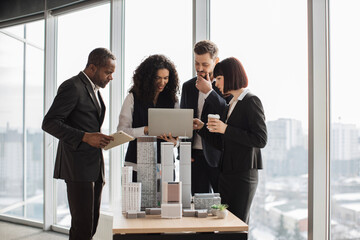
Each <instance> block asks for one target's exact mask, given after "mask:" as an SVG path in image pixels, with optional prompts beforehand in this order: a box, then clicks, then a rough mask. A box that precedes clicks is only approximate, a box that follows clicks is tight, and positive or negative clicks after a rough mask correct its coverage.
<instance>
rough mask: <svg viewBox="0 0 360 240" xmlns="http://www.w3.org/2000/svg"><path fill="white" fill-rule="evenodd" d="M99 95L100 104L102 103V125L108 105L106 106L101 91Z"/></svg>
mask: <svg viewBox="0 0 360 240" xmlns="http://www.w3.org/2000/svg"><path fill="white" fill-rule="evenodd" d="M98 97H99V101H100V104H101V114H100V125H102V123H103V121H104V117H105V110H106V107H105V104H104V101H103V98H102V96H101V94H100V91H98Z"/></svg>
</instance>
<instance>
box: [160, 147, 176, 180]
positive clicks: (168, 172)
mask: <svg viewBox="0 0 360 240" xmlns="http://www.w3.org/2000/svg"><path fill="white" fill-rule="evenodd" d="M173 157H174V144H173V143H171V142H162V143H161V181H162V182H172V181H174V158H173Z"/></svg>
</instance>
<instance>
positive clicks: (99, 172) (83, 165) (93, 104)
mask: <svg viewBox="0 0 360 240" xmlns="http://www.w3.org/2000/svg"><path fill="white" fill-rule="evenodd" d="M115 60H116V58H115V56H114V55H113V54H112V53H111V52H110V51H109V50H107V49H105V48H96V49H94V50H93V51H92V52H91V53H90V54H89V57H88V62H87V64H86V67H85V69H84V71H81V72H80V73H79V74H78V75H77V76H74V77H72V78H70V79H68V80H66V81H65V82H63V83H62V84H61V85H60V87H59V89H58V92H57V95H56V97H55V99H54V102H53V104H52V106H51V107H50V109H49V111H48V112H47V114H46V115H45V117H44V120H43V124H42V129H43V130H44V131H45V132H47V133H49V134H51V135H52V136H54V137H56V138H58V139H59V144H58V149H57V155H56V162H55V168H54V178H57V179H64V180H65V182H66V187H67V196H68V202H69V208H70V213H71V228H70V234H69V239H76V240H79V239H84V240H90V239H91V238H92V237H93V235H94V234H95V232H96V228H97V224H98V219H99V215H100V202H101V192H102V188H103V185H104V184H105V182H104V180H105V177H104V159H103V155H102V148H103V147H105V146H106V145H107V144H109V142H110V141H112V140H113V138H112V137H110V136H107V135H105V134H102V133H101V132H100V131H101V130H100V128H101V125H102V123H103V120H104V116H105V105H104V102H103V99H102V97H101V95H100V92H99V88H105V86H106V85H107V84H108V83H109V82H110V81H111V80H112V79H113V78H112V74H113V72H114V71H115V64H116V62H115Z"/></svg>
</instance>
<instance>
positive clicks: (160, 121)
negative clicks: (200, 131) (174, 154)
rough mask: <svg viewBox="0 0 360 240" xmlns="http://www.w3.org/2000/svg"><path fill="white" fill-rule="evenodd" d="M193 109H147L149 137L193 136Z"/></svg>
mask: <svg viewBox="0 0 360 240" xmlns="http://www.w3.org/2000/svg"><path fill="white" fill-rule="evenodd" d="M193 115H194V110H193V109H180V108H149V110H148V125H149V136H160V135H162V134H166V135H168V134H169V133H171V135H172V136H174V137H188V138H191V137H192V135H193Z"/></svg>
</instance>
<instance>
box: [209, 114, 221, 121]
mask: <svg viewBox="0 0 360 240" xmlns="http://www.w3.org/2000/svg"><path fill="white" fill-rule="evenodd" d="M210 118H215V119H220V116H219V114H208V120H209V119H210Z"/></svg>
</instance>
